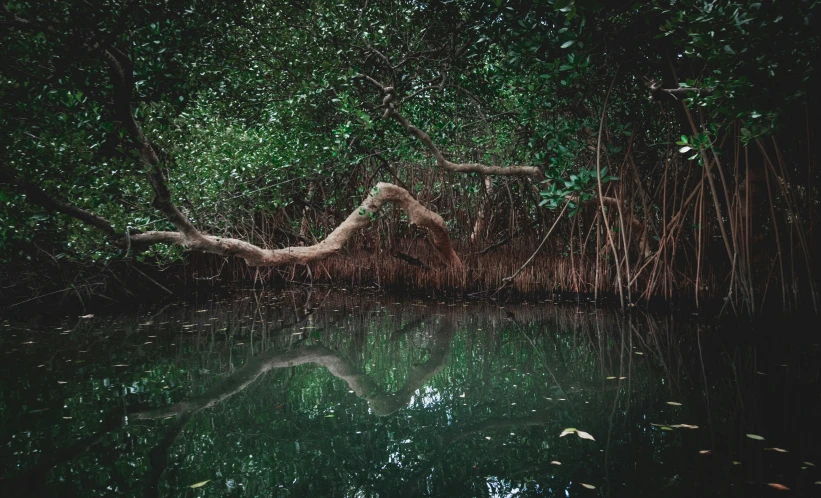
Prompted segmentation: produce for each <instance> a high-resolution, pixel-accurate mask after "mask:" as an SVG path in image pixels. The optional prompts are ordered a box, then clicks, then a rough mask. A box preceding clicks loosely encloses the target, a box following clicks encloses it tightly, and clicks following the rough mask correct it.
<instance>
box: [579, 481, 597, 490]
mask: <svg viewBox="0 0 821 498" xmlns="http://www.w3.org/2000/svg"><path fill="white" fill-rule="evenodd" d="M579 484H581V485H582V486H584V487H585V488H587V489H596V486H593V485H592V484H585V483H583V482H580V483H579Z"/></svg>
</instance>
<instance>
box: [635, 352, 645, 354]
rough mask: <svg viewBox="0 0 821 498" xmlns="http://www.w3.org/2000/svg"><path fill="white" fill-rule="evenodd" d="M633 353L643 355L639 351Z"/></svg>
mask: <svg viewBox="0 0 821 498" xmlns="http://www.w3.org/2000/svg"><path fill="white" fill-rule="evenodd" d="M635 353H636V354H644V353H642V352H641V351H636V352H635Z"/></svg>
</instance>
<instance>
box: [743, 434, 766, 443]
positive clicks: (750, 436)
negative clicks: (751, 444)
mask: <svg viewBox="0 0 821 498" xmlns="http://www.w3.org/2000/svg"><path fill="white" fill-rule="evenodd" d="M747 437H748V438H750V439H755V440H756V441H764V438H763V437H761V436H759V435H758V434H747Z"/></svg>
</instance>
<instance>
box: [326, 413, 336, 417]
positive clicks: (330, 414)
mask: <svg viewBox="0 0 821 498" xmlns="http://www.w3.org/2000/svg"><path fill="white" fill-rule="evenodd" d="M335 416H336V415H334V414H333V413H329V414H328V415H325V418H334V417H335Z"/></svg>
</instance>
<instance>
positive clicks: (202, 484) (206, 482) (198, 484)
mask: <svg viewBox="0 0 821 498" xmlns="http://www.w3.org/2000/svg"><path fill="white" fill-rule="evenodd" d="M209 482H211V479H208V480H207V481H200V482H197V483H194V484H192V485H190V486H188V487H189V488H191V489H196V488H201V487H203V486H205V485H206V484H208V483H209Z"/></svg>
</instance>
